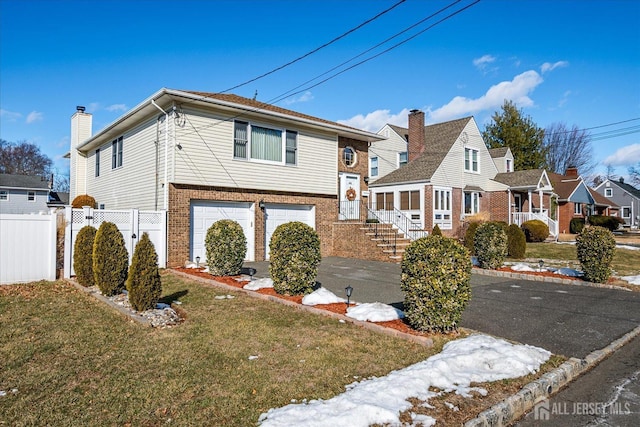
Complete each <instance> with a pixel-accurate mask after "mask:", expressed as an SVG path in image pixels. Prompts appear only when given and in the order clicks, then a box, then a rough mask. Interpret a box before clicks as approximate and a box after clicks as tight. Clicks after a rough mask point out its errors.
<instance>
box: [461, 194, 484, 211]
mask: <svg viewBox="0 0 640 427" xmlns="http://www.w3.org/2000/svg"><path fill="white" fill-rule="evenodd" d="M467 194H471V212H470V213H466V212H465V208H466V195H467ZM474 199H475V200H476V201H477V203H476V204H475V207H476V209H475V212H474V209H473V207H474V203H473V201H474ZM479 213H480V193H479V192H478V191H464V192H463V193H462V214H463V215H476V214H479Z"/></svg>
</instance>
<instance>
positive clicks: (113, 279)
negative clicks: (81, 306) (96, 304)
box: [93, 221, 129, 296]
mask: <svg viewBox="0 0 640 427" xmlns="http://www.w3.org/2000/svg"><path fill="white" fill-rule="evenodd" d="M128 267H129V253H128V252H127V247H126V246H125V243H124V238H123V237H122V233H120V230H118V227H116V225H115V224H114V223H112V222H108V221H105V222H103V223H102V224H101V225H100V228H98V232H97V233H96V237H95V240H94V242H93V280H94V283H95V284H96V285H97V286H98V288H99V289H100V292H102V294H103V295H106V296H111V295H115V294H117V293H119V292H121V291H122V290H124V288H125V282H126V280H127V269H128Z"/></svg>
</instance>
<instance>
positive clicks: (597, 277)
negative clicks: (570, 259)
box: [576, 226, 616, 283]
mask: <svg viewBox="0 0 640 427" xmlns="http://www.w3.org/2000/svg"><path fill="white" fill-rule="evenodd" d="M576 251H577V253H578V261H580V264H581V265H582V271H583V272H584V279H585V280H587V281H589V282H594V283H606V281H607V280H609V277H611V262H612V261H613V256H614V254H615V251H616V241H615V239H614V237H613V233H612V232H611V231H609V230H607V229H606V228H603V227H596V226H591V227H585V228H584V229H583V230H582V232H581V233H580V234H578V236H576Z"/></svg>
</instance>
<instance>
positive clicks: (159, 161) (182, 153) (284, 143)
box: [69, 88, 381, 267]
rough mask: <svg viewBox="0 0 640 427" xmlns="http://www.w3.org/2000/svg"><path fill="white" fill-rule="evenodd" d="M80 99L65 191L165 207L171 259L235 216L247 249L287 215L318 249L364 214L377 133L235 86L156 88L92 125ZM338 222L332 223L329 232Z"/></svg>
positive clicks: (102, 203) (195, 251) (197, 251)
mask: <svg viewBox="0 0 640 427" xmlns="http://www.w3.org/2000/svg"><path fill="white" fill-rule="evenodd" d="M91 127H92V116H91V115H90V114H88V113H86V112H85V110H84V108H83V107H78V111H77V112H76V113H75V114H74V115H73V117H72V118H71V128H72V131H71V151H70V163H71V179H70V183H71V186H70V187H71V191H70V196H69V197H70V199H71V200H73V198H74V197H75V196H76V195H78V194H90V195H91V196H93V197H94V198H95V199H96V202H97V204H98V206H99V207H101V208H105V209H130V208H137V209H142V210H161V209H162V210H167V211H168V245H167V247H168V249H167V252H168V253H167V260H168V262H167V265H168V266H169V267H175V266H180V265H183V264H184V263H185V262H186V261H187V260H194V259H195V258H196V257H197V256H199V257H200V259H201V261H204V260H205V258H206V251H205V249H204V238H205V235H206V231H207V229H208V228H209V226H210V225H211V224H212V223H213V222H215V221H217V220H219V219H223V218H229V219H233V220H236V221H238V222H239V223H240V224H241V225H242V227H243V230H244V232H245V236H246V237H247V242H248V250H247V258H246V259H247V260H262V259H268V255H269V254H268V242H269V240H270V236H271V234H272V233H273V231H274V230H275V228H276V227H277V226H278V225H279V224H282V223H284V222H289V221H294V220H295V221H302V222H305V223H307V224H309V225H310V226H312V227H314V228H315V229H316V231H317V232H318V234H319V236H320V241H321V250H322V255H323V256H327V255H332V254H333V252H334V240H340V239H348V236H343V235H341V234H340V233H341V231H340V230H341V229H340V228H339V227H338V228H337V231H336V224H337V223H339V222H340V220H356V219H360V217H361V215H362V213H361V212H360V211H359V209H358V208H357V206H359V204H360V201H361V199H362V197H363V194H365V195H366V194H367V193H366V190H367V180H366V179H365V178H366V176H367V175H368V167H369V160H368V145H369V143H371V142H373V141H377V140H379V139H381V137H380V136H379V135H377V134H374V133H370V132H366V131H363V130H360V129H355V128H352V127H349V126H345V125H342V124H339V123H335V122H332V121H328V120H324V119H320V118H317V117H312V116H308V115H305V114H301V113H298V112H295V111H292V110H287V109H284V108H280V107H277V106H274V105H271V104H266V103H262V102H259V101H257V100H253V99H248V98H243V97H240V96H236V95H231V94H216V93H206V92H194V91H182V90H173V89H166V88H163V89H161V90H159V91H158V92H156V93H154V94H153V95H152V96H151V97H149V98H148V99H146V100H144V101H143V102H141V103H140V104H139V105H137V106H136V107H134V108H133V109H131V110H130V111H128V112H127V113H125V114H124V115H122V116H121V117H119V118H118V119H116V120H115V121H114V122H113V123H111V124H109V125H107V126H106V127H105V128H104V129H102V130H100V131H99V132H98V133H96V134H92V130H91ZM336 234H337V235H336Z"/></svg>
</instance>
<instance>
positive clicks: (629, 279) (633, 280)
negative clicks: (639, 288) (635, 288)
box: [622, 275, 640, 285]
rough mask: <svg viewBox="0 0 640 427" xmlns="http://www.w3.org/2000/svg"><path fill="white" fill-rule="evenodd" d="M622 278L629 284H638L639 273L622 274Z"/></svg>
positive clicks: (639, 279)
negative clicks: (633, 274) (632, 274)
mask: <svg viewBox="0 0 640 427" xmlns="http://www.w3.org/2000/svg"><path fill="white" fill-rule="evenodd" d="M622 280H626V281H627V282H629V284H630V285H640V275H638V276H622Z"/></svg>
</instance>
